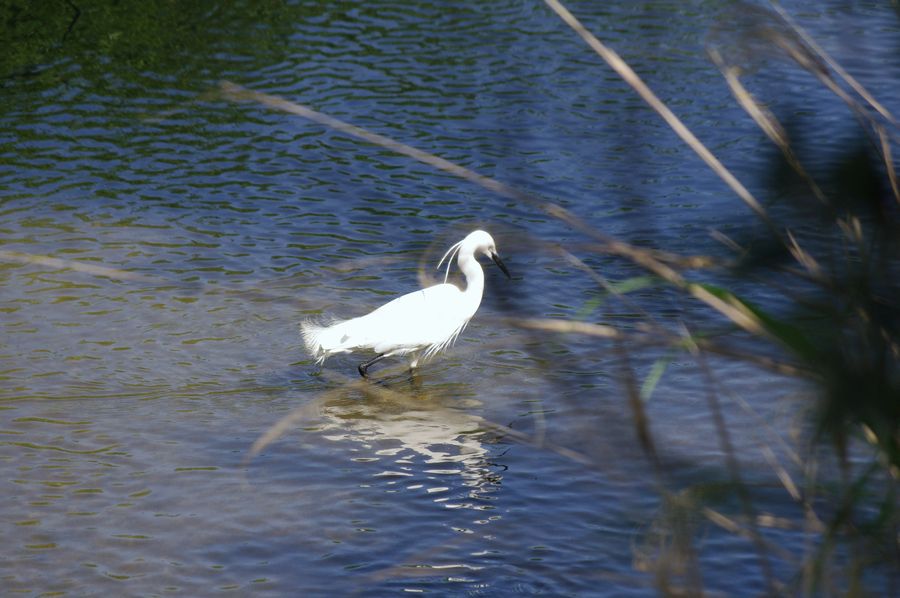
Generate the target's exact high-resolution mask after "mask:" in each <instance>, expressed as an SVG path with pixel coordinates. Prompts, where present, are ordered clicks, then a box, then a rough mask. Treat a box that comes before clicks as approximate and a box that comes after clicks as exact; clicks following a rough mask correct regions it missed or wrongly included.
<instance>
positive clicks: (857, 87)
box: [770, 0, 897, 125]
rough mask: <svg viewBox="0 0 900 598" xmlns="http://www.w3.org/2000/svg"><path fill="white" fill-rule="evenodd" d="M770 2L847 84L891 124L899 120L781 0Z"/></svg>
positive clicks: (796, 32) (808, 45) (779, 14)
mask: <svg viewBox="0 0 900 598" xmlns="http://www.w3.org/2000/svg"><path fill="white" fill-rule="evenodd" d="M770 4H771V5H772V8H773V9H774V10H775V12H776V13H778V16H780V17H781V18H782V20H783V21H784V23H785V24H787V26H788V27H790V28H791V29H792V30H793V31H794V33H795V34H796V35H797V37H799V38H800V39H801V40H803V43H804V44H806V45H807V47H809V48H810V49H811V50H812V51H813V52H815V53H816V54H817V55H818V57H819V58H820V59H821V60H822V61H823V62H825V63H826V64H827V65H828V66H829V67H831V69H832V70H833V71H834V72H836V73H837V74H838V75H839V76H840V77H841V78H842V79H843V80H844V81H846V82H847V84H848V85H849V86H850V87H851V88H853V90H854V91H856V93H858V94H859V95H860V96H861V97H862V98H864V99H865V100H866V102H868V103H869V105H870V106H872V108H874V109H875V110H876V111H878V113H879V114H881V115H882V116H883V117H885V118H886V119H887V120H888V121H890V123H891V124H893V125H896V124H897V120H896V119H895V118H894V115H893V114H891V113H890V111H889V110H888V109H887V108H885V107H884V106H883V105H882V104H881V103H880V102H879V101H877V100H876V99H875V97H874V96H872V94H870V93H869V91H868V90H867V89H866V88H865V87H863V85H862V84H861V83H860V82H859V81H857V80H856V79H855V78H854V77H853V76H852V75H850V73H848V72H847V71H846V70H845V69H844V67H842V66H841V65H840V63H839V62H837V61H836V60H834V59H833V58H832V57H831V55H830V54H828V52H826V51H825V50H824V49H823V48H822V47H821V46H820V45H819V44H818V43H816V40H815V39H813V38H812V36H810V35H809V34H808V33H807V32H806V31H805V30H804V29H803V28H802V27H800V26H799V25H797V23H796V22H794V20H793V19H792V18H791V16H790V15H789V14H788V12H787V11H786V10H785V9H784V7H783V6H781V3H780V2H777V1H776V0H771V1H770Z"/></svg>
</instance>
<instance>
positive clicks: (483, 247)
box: [460, 230, 512, 278]
mask: <svg viewBox="0 0 900 598" xmlns="http://www.w3.org/2000/svg"><path fill="white" fill-rule="evenodd" d="M466 249H468V250H470V251H471V252H472V253H474V254H475V255H477V254H479V253H483V254H484V255H486V256H488V257H489V258H491V259H492V260H493V261H494V263H495V264H497V267H498V268H500V270H502V271H503V273H504V274H506V277H507V278H512V277H511V276H510V275H509V270H507V269H506V265H505V264H504V263H503V260H501V259H500V255H499V254H498V253H497V246H496V245H495V244H494V238H493V237H492V236H491V235H489V234H488V233H487V232H485V231H483V230H476V231H474V232H471V233H469V234H468V236H467V237H466V238H465V239H463V241H462V245H461V246H460V251H465V250H466Z"/></svg>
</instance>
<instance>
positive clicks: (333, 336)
mask: <svg viewBox="0 0 900 598" xmlns="http://www.w3.org/2000/svg"><path fill="white" fill-rule="evenodd" d="M346 323H347V322H341V321H337V322H333V323H332V324H330V325H327V326H324V325H322V324H319V323H317V322H314V321H312V320H307V321H306V322H303V324H301V325H300V332H301V334H302V335H303V343H304V344H305V345H306V350H307V351H309V354H310V355H312V356H313V357H315V358H316V362H317V363H319V364H321V363H322V362H323V361H325V358H326V357H328V356H329V355H331V354H333V353H343V352H345V351H349V350H351V349H353V348H354V347H355V345H354V344H353V343H352V342H351V340H350V338H349V336H348V335H347V334H346V331H345V328H346V326H344V324H346Z"/></svg>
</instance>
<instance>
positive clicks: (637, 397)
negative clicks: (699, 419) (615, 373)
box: [615, 339, 664, 488]
mask: <svg viewBox="0 0 900 598" xmlns="http://www.w3.org/2000/svg"><path fill="white" fill-rule="evenodd" d="M615 345H616V352H617V353H618V354H619V356H620V357H621V359H622V363H623V367H622V382H623V384H624V386H625V391H626V394H627V396H628V405H629V407H630V408H631V414H632V416H633V417H634V428H635V432H636V434H637V437H638V440H639V441H640V443H641V447H642V448H643V449H644V452H645V453H646V455H647V458H648V459H649V460H650V462H651V463H652V464H653V469H654V471H655V472H656V478H657V480H658V482H659V485H660V488H663V487H664V484H663V480H664V478H663V467H662V462H661V461H660V460H659V453H658V452H657V450H656V444H655V443H654V442H653V434H652V433H651V432H650V424H649V422H648V420H647V413H646V412H645V411H644V402H643V401H642V400H641V393H640V391H639V390H638V384H637V380H635V378H634V369H633V368H632V366H631V356H630V353H629V352H628V349H626V348H625V346H624V344H623V343H622V342H621V340H620V339H617V340H616V343H615Z"/></svg>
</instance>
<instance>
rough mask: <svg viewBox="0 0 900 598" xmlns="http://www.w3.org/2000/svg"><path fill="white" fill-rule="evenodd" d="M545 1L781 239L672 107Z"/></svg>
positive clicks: (559, 6) (759, 207) (582, 28)
mask: <svg viewBox="0 0 900 598" xmlns="http://www.w3.org/2000/svg"><path fill="white" fill-rule="evenodd" d="M544 2H545V3H546V4H547V6H549V7H550V8H551V9H552V10H553V12H555V13H556V14H557V16H559V18H560V19H562V20H563V22H564V23H565V24H566V25H568V26H569V27H570V28H571V29H572V30H573V31H575V33H577V34H578V35H579V36H580V37H581V39H583V40H584V41H585V43H587V45H588V46H590V48H591V49H592V50H594V52H596V53H597V55H598V56H600V58H602V59H603V60H604V61H605V62H606V63H607V64H608V65H609V66H610V67H611V68H612V69H613V70H614V71H615V72H616V73H617V74H618V75H619V76H620V77H621V78H622V79H623V80H624V81H625V82H626V83H627V84H628V85H630V86H631V88H632V89H634V90H635V91H636V92H637V93H638V95H640V96H641V98H642V99H643V100H644V101H645V102H646V103H647V104H648V105H649V106H650V107H651V108H652V109H653V110H655V111H656V113H657V114H659V115H660V116H661V117H662V118H663V120H665V121H666V124H668V125H669V127H670V128H671V129H672V130H673V131H674V132H675V134H676V135H678V136H679V137H680V138H681V140H682V141H684V142H685V143H686V144H687V145H688V147H690V148H691V149H692V150H694V152H695V153H696V154H697V155H698V156H699V157H700V159H701V160H703V161H704V162H705V163H706V165H707V166H709V167H710V168H711V169H712V171H713V172H715V173H716V174H717V175H718V176H719V178H721V179H722V181H724V182H725V184H726V185H728V186H729V187H730V188H731V189H732V191H734V192H735V194H736V195H737V196H738V197H739V198H741V200H742V201H743V202H744V203H745V204H747V206H749V207H750V209H751V210H753V212H754V213H755V214H756V215H757V216H758V217H759V218H760V219H761V220H762V221H763V222H764V223H766V224H767V225H768V226H769V228H770V229H771V230H772V232H773V234H775V235H776V236H777V237H779V238H780V236H781V235H780V233H779V232H778V229H777V228H776V227H775V224H774V223H773V222H772V220H771V219H770V218H769V215H768V214H767V213H766V210H765V208H763V206H762V204H760V203H759V201H758V200H757V199H756V198H755V197H754V196H753V194H752V193H750V191H749V190H748V189H747V188H746V187H745V186H744V185H743V183H741V182H740V181H739V180H738V179H737V177H735V176H734V175H733V174H731V171H729V170H728V169H727V168H725V166H724V165H723V164H722V163H721V162H720V161H719V159H718V158H716V156H715V155H714V154H713V153H712V152H711V151H709V149H707V147H706V146H705V145H704V144H703V143H702V142H701V141H700V140H699V139H697V137H696V136H695V135H694V134H693V133H692V132H691V130H690V129H688V128H687V126H686V125H685V124H684V123H683V122H681V119H679V118H678V117H677V116H676V115H675V113H674V112H672V111H671V110H670V109H669V107H668V106H667V105H666V104H665V103H664V102H663V101H662V100H660V99H659V98H658V97H657V96H656V94H655V93H653V91H652V90H651V89H650V88H649V87H648V86H647V84H646V83H644V81H643V80H642V79H641V78H640V77H639V76H638V74H637V73H635V72H634V70H633V69H632V68H631V67H630V66H628V63H626V62H625V61H624V60H622V58H621V57H620V56H619V55H618V54H617V53H616V52H615V51H614V50H612V49H611V48H608V47H607V46H606V45H604V44H603V43H602V42H601V41H600V40H599V39H597V38H596V37H595V36H594V35H593V34H592V33H591V32H590V31H588V30H587V28H585V26H584V25H582V24H581V22H580V21H579V20H578V19H577V18H575V16H574V15H573V14H572V13H571V12H569V10H568V9H567V8H566V7H565V6H563V5H562V3H560V2H559V1H558V0H544Z"/></svg>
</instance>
